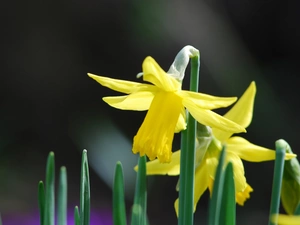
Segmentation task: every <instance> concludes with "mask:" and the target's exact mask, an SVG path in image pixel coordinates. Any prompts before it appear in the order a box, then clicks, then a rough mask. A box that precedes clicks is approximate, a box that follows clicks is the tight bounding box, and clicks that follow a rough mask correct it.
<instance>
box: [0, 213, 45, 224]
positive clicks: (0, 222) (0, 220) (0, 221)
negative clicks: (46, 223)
mask: <svg viewBox="0 0 300 225" xmlns="http://www.w3.org/2000/svg"><path fill="white" fill-rule="evenodd" d="M0 225H2V219H1V214H0ZM41 225H42V224H41Z"/></svg>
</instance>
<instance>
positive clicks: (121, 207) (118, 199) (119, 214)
mask: <svg viewBox="0 0 300 225" xmlns="http://www.w3.org/2000/svg"><path fill="white" fill-rule="evenodd" d="M113 219H114V225H126V210H125V198H124V178H123V168H122V164H121V162H117V164H116V170H115V177H114V186H113Z"/></svg>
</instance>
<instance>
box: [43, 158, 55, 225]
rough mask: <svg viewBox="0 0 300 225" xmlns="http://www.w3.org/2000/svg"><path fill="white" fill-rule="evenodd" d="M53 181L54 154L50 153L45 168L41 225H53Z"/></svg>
mask: <svg viewBox="0 0 300 225" xmlns="http://www.w3.org/2000/svg"><path fill="white" fill-rule="evenodd" d="M54 180H55V164H54V153H53V152H50V153H49V156H48V160H47V166H46V184H45V211H44V223H43V225H54V217H55V212H54Z"/></svg>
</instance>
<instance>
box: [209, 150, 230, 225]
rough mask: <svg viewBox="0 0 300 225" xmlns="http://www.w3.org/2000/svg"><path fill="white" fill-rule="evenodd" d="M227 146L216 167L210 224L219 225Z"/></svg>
mask: <svg viewBox="0 0 300 225" xmlns="http://www.w3.org/2000/svg"><path fill="white" fill-rule="evenodd" d="M225 154H226V151H225V146H223V149H222V151H221V154H220V157H219V164H218V167H217V169H216V175H215V181H214V185H213V190H212V197H211V199H210V201H209V212H208V224H209V225H218V224H219V219H220V210H221V203H222V192H223V184H224V171H223V165H224V160H225Z"/></svg>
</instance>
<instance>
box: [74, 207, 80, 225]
mask: <svg viewBox="0 0 300 225" xmlns="http://www.w3.org/2000/svg"><path fill="white" fill-rule="evenodd" d="M74 225H80V216H79V210H78V206H75V209H74Z"/></svg>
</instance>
